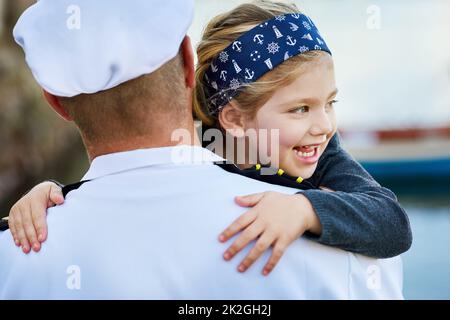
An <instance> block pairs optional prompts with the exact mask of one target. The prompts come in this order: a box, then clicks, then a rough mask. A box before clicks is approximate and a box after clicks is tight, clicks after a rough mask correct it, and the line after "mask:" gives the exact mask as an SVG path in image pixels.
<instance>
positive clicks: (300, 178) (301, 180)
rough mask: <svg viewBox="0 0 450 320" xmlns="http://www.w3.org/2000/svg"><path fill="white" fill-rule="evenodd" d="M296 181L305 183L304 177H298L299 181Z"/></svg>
mask: <svg viewBox="0 0 450 320" xmlns="http://www.w3.org/2000/svg"><path fill="white" fill-rule="evenodd" d="M295 181H297V182H298V183H302V182H303V178H302V177H298V178H297V180H295Z"/></svg>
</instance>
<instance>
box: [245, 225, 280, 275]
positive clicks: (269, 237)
mask: <svg viewBox="0 0 450 320" xmlns="http://www.w3.org/2000/svg"><path fill="white" fill-rule="evenodd" d="M274 241H275V235H274V234H273V233H270V232H267V231H266V232H264V233H263V234H262V236H261V237H260V238H259V239H258V241H257V242H256V244H255V246H254V247H253V248H252V250H250V252H249V254H248V255H247V256H246V257H245V259H244V260H242V262H241V264H240V265H239V266H238V271H239V272H244V271H246V270H247V269H248V268H250V266H251V265H252V264H253V263H254V262H255V261H256V259H258V258H259V257H260V256H261V255H262V254H263V253H264V251H266V250H267V249H268V248H269V247H270V246H271V245H272V243H273V242H274Z"/></svg>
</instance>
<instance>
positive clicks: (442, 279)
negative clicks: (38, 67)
mask: <svg viewBox="0 0 450 320" xmlns="http://www.w3.org/2000/svg"><path fill="white" fill-rule="evenodd" d="M33 2H34V1H31V0H14V1H11V0H0V97H1V100H0V101H1V102H0V146H1V150H0V215H1V216H6V215H7V214H8V212H9V208H10V207H11V205H12V204H13V203H14V202H15V201H16V200H17V199H18V198H20V196H21V195H22V194H23V193H25V192H26V191H27V190H28V189H30V188H31V187H32V186H33V185H35V184H36V183H38V182H40V181H42V180H44V179H48V178H53V179H57V180H59V181H61V182H63V183H70V182H74V181H78V180H79V179H80V178H81V176H82V175H83V173H84V172H85V170H86V169H87V167H88V161H87V157H86V154H85V151H84V149H83V144H82V141H81V139H80V138H79V136H78V133H77V131H76V129H75V128H74V126H73V125H71V124H69V123H66V122H64V121H63V120H62V119H60V118H59V117H58V116H57V115H56V114H55V113H54V112H53V111H51V110H50V108H48V107H47V106H46V104H45V103H44V102H43V99H42V94H41V91H40V89H39V87H38V86H37V85H36V84H35V82H34V80H33V78H32V76H31V73H30V71H29V70H28V69H27V67H26V65H25V63H24V57H23V54H22V52H21V51H20V50H19V47H18V46H17V45H16V44H15V43H14V42H13V39H12V37H11V32H12V28H13V26H14V24H15V21H16V20H17V18H18V16H19V15H20V13H21V12H22V11H23V10H24V9H25V8H26V7H28V6H29V5H30V4H32V3H33ZM244 2H246V1H240V0H226V1H225V0H196V4H197V11H196V17H195V22H194V24H193V26H192V27H191V29H190V31H189V34H190V36H191V37H192V39H193V43H194V45H195V44H196V43H197V42H198V41H199V39H200V37H201V32H202V29H203V28H204V26H205V24H206V22H207V21H208V20H209V19H211V18H212V17H213V16H214V15H216V14H218V13H221V12H224V11H227V10H230V9H232V8H234V7H235V6H237V5H239V4H241V3H244ZM294 2H295V3H296V4H297V5H298V6H299V8H300V9H301V10H302V11H304V12H305V13H307V14H308V15H310V16H311V17H312V18H313V20H314V21H315V23H316V24H317V25H318V27H319V29H320V31H321V34H322V35H323V36H324V38H325V39H326V40H327V43H328V46H329V47H330V48H331V50H332V51H333V57H334V61H335V68H336V77H337V85H338V88H339V91H340V92H339V96H338V100H339V103H338V104H337V106H336V110H337V114H338V120H339V125H340V131H341V133H342V136H343V140H344V145H345V147H346V149H347V150H348V151H350V153H351V154H352V155H353V156H354V157H355V158H356V159H357V160H358V161H360V162H361V163H362V164H363V165H364V166H365V168H367V170H369V172H370V173H371V174H372V175H373V176H374V177H375V178H376V179H377V180H378V181H379V182H380V183H381V184H383V185H384V186H386V187H389V188H391V189H392V190H393V191H394V192H396V194H397V195H398V197H399V200H400V202H401V203H402V205H403V206H404V207H405V209H406V210H407V212H408V215H409V217H410V221H411V225H412V229H413V235H414V243H413V246H412V248H411V249H410V250H409V251H408V252H407V253H405V254H404V255H403V261H404V273H405V279H404V293H405V297H406V298H407V299H450V249H449V245H450V19H449V17H450V1H447V0H426V1H425V0H409V1H402V0H378V1H364V0H341V1H335V0H320V1H319V0H314V1H313V0H302V1H294Z"/></svg>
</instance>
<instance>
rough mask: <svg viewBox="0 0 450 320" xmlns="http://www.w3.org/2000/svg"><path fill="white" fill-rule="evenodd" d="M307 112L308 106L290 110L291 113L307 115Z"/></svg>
mask: <svg viewBox="0 0 450 320" xmlns="http://www.w3.org/2000/svg"><path fill="white" fill-rule="evenodd" d="M308 111H309V107H308V106H302V107H297V108H295V109H292V110H291V112H292V113H307V112H308Z"/></svg>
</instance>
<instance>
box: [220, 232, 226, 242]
mask: <svg viewBox="0 0 450 320" xmlns="http://www.w3.org/2000/svg"><path fill="white" fill-rule="evenodd" d="M219 241H222V242H223V241H225V236H224V235H223V234H221V235H220V236H219Z"/></svg>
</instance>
